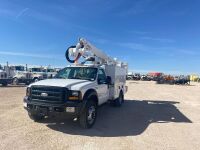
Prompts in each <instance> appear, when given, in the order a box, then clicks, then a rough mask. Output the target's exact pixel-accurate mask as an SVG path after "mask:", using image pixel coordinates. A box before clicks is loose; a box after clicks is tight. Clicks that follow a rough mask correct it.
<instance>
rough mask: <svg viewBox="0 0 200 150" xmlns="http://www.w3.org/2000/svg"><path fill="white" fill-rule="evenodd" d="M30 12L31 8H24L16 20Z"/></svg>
mask: <svg viewBox="0 0 200 150" xmlns="http://www.w3.org/2000/svg"><path fill="white" fill-rule="evenodd" d="M28 10H29V8H24V9H22V10H21V11H20V12H19V13H18V14H17V15H16V17H15V18H16V19H19V18H20V17H21V16H23V15H24V14H25V13H26V12H27V11H28Z"/></svg>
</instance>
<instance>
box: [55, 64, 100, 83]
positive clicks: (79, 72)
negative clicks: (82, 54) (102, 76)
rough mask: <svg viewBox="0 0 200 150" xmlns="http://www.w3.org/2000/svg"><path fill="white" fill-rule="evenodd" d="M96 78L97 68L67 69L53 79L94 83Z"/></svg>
mask: <svg viewBox="0 0 200 150" xmlns="http://www.w3.org/2000/svg"><path fill="white" fill-rule="evenodd" d="M96 76H97V68H89V67H67V68H64V69H62V70H60V71H59V72H58V74H57V75H56V76H55V78H61V79H80V80H90V81H94V80H95V79H96Z"/></svg>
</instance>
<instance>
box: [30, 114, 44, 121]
mask: <svg viewBox="0 0 200 150" xmlns="http://www.w3.org/2000/svg"><path fill="white" fill-rule="evenodd" d="M28 115H29V117H30V118H31V119H32V120H34V121H35V122H38V121H40V120H42V119H43V118H44V116H43V115H41V114H33V113H31V112H28Z"/></svg>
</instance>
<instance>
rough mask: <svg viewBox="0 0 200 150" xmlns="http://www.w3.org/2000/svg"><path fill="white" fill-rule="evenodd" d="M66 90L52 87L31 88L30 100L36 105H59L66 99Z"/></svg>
mask: <svg viewBox="0 0 200 150" xmlns="http://www.w3.org/2000/svg"><path fill="white" fill-rule="evenodd" d="M66 92H67V89H66V88H62V87H53V86H32V87H31V100H32V102H36V103H45V104H47V103H48V104H61V103H64V100H65V97H66Z"/></svg>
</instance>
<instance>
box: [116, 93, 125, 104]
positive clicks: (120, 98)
mask: <svg viewBox="0 0 200 150" xmlns="http://www.w3.org/2000/svg"><path fill="white" fill-rule="evenodd" d="M122 103H124V95H123V92H122V91H121V92H120V94H119V97H118V98H117V99H116V100H115V106H117V107H120V106H121V105H122Z"/></svg>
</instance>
